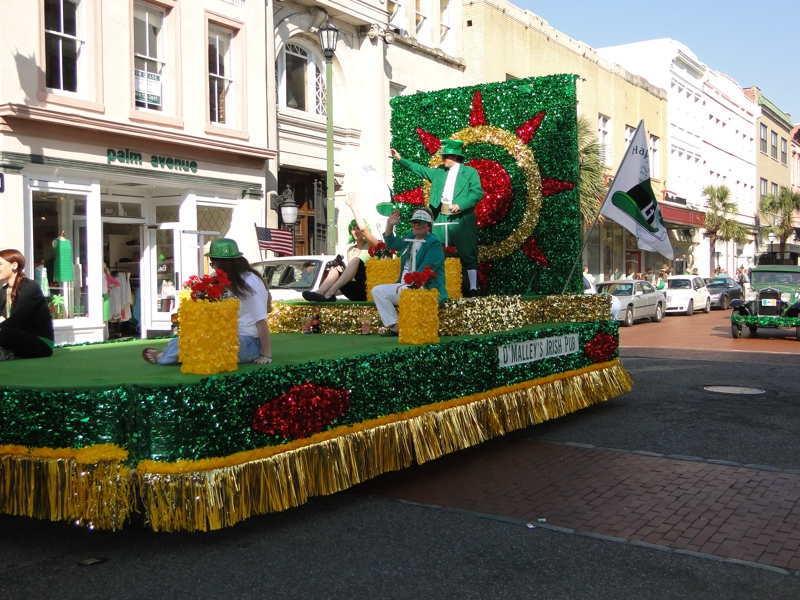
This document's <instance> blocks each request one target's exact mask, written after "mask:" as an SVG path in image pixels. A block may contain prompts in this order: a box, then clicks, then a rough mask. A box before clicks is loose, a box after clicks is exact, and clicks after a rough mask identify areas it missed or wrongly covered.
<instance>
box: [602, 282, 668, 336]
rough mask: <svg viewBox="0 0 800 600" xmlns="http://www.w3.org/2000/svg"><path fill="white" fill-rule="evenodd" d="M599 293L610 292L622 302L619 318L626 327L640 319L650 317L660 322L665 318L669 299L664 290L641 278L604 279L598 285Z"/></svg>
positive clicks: (655, 321)
mask: <svg viewBox="0 0 800 600" xmlns="http://www.w3.org/2000/svg"><path fill="white" fill-rule="evenodd" d="M596 287H597V293H598V294H610V295H611V297H612V298H616V299H617V300H618V301H619V303H620V310H619V315H618V316H617V319H618V320H619V321H621V322H622V324H623V325H625V327H630V326H631V325H633V322H634V321H636V320H638V319H650V320H651V321H653V322H654V323H658V322H660V321H661V319H663V318H664V309H665V307H666V303H667V299H666V297H665V296H664V292H662V291H659V290H657V289H656V288H654V287H653V286H652V284H650V283H649V282H647V281H643V280H641V279H635V280H631V279H621V280H615V281H604V282H602V283H598V284H597V285H596Z"/></svg>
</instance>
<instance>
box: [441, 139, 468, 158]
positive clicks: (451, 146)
mask: <svg viewBox="0 0 800 600" xmlns="http://www.w3.org/2000/svg"><path fill="white" fill-rule="evenodd" d="M437 154H441V155H442V156H444V155H445V154H452V155H453V156H460V157H461V158H464V142H462V141H461V140H442V147H441V148H439V152H437Z"/></svg>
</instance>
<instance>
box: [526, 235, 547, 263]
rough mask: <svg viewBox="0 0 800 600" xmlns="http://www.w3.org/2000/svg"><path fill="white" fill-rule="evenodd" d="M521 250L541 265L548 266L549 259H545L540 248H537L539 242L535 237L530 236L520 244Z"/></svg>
mask: <svg viewBox="0 0 800 600" xmlns="http://www.w3.org/2000/svg"><path fill="white" fill-rule="evenodd" d="M522 252H523V253H524V254H526V255H527V256H529V257H530V258H531V259H533V261H534V262H535V263H537V264H539V265H542V266H543V267H549V266H550V261H549V260H547V257H546V256H545V255H544V252H542V249H541V248H539V244H538V243H537V242H536V239H535V238H534V237H533V236H531V237H529V238H528V239H527V240H525V243H524V244H522Z"/></svg>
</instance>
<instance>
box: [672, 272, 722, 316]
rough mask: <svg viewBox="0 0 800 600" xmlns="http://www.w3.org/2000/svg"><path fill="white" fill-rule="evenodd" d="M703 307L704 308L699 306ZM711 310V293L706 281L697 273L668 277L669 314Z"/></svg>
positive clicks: (690, 313)
mask: <svg viewBox="0 0 800 600" xmlns="http://www.w3.org/2000/svg"><path fill="white" fill-rule="evenodd" d="M699 307H702V308H699ZM695 310H702V311H703V312H706V313H707V312H711V294H709V293H708V288H707V287H706V282H705V281H703V278H702V277H699V276H697V275H674V276H672V277H669V278H667V314H669V313H685V314H686V315H692V314H694V311H695Z"/></svg>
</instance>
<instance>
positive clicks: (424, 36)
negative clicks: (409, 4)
mask: <svg viewBox="0 0 800 600" xmlns="http://www.w3.org/2000/svg"><path fill="white" fill-rule="evenodd" d="M428 13H429V10H428V0H416V11H415V18H416V25H417V39H418V40H420V41H421V42H422V43H423V44H425V45H426V46H430V44H431V42H430V34H429V32H428Z"/></svg>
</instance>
